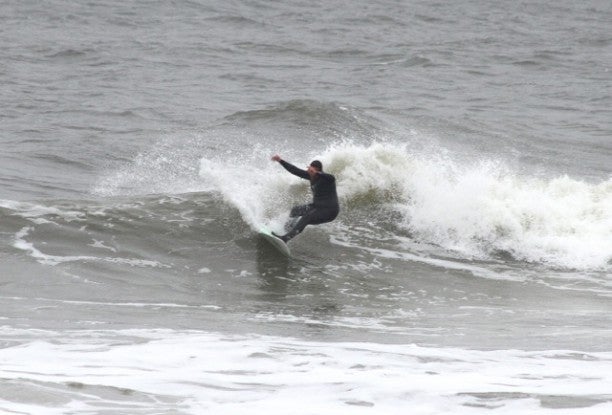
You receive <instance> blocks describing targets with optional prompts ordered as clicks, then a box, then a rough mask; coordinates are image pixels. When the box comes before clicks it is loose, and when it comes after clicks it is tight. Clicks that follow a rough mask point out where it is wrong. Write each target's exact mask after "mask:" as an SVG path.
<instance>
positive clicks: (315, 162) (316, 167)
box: [310, 160, 323, 171]
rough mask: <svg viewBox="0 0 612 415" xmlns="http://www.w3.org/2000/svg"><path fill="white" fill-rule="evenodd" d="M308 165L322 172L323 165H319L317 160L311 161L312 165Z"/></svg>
mask: <svg viewBox="0 0 612 415" xmlns="http://www.w3.org/2000/svg"><path fill="white" fill-rule="evenodd" d="M310 165H311V166H312V167H314V168H315V169H317V170H319V171H322V170H323V164H321V162H320V161H319V160H313V161H312V163H310Z"/></svg>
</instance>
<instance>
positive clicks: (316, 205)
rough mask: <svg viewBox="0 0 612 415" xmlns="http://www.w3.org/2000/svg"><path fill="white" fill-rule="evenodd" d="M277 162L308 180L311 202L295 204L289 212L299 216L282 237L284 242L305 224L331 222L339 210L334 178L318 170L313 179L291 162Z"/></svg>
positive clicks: (291, 214)
mask: <svg viewBox="0 0 612 415" xmlns="http://www.w3.org/2000/svg"><path fill="white" fill-rule="evenodd" d="M279 163H280V164H281V165H282V166H283V167H284V168H285V169H286V170H287V171H288V172H289V173H291V174H294V175H296V176H298V177H301V178H302V179H306V180H309V181H310V189H311V190H312V203H309V204H307V205H300V206H295V207H294V208H293V209H291V213H290V214H289V216H290V217H292V218H297V217H300V218H299V220H297V222H296V223H295V224H293V225H292V226H291V229H289V231H288V232H287V234H286V235H285V236H283V237H282V239H283V240H284V241H285V242H286V241H288V240H289V239H291V238H293V237H294V236H295V235H297V234H299V233H300V232H302V231H303V230H304V228H305V227H306V226H307V225H318V224H320V223H326V222H331V221H332V220H334V219H336V216H338V213H339V212H340V206H339V204H338V194H337V193H336V178H335V177H334V176H333V175H331V174H327V173H323V172H319V174H317V176H316V178H315V179H314V180H311V179H310V175H309V174H308V172H307V171H306V170H302V169H299V168H297V167H295V166H294V165H293V164H291V163H287V162H286V161H284V160H280V161H279Z"/></svg>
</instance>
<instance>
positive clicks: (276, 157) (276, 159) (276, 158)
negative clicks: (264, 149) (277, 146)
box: [272, 154, 281, 161]
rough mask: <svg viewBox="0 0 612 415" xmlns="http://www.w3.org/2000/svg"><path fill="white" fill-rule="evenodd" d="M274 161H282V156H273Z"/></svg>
mask: <svg viewBox="0 0 612 415" xmlns="http://www.w3.org/2000/svg"><path fill="white" fill-rule="evenodd" d="M272 161H281V156H279V155H278V154H275V155H273V156H272Z"/></svg>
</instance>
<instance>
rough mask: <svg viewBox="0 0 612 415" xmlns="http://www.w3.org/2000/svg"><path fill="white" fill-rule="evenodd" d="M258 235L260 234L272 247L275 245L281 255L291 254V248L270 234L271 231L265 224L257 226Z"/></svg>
mask: <svg viewBox="0 0 612 415" xmlns="http://www.w3.org/2000/svg"><path fill="white" fill-rule="evenodd" d="M259 235H261V236H262V237H263V238H264V239H265V240H266V241H268V242H269V243H270V245H272V246H273V247H275V248H276V249H277V250H278V251H280V252H281V253H282V254H283V255H286V256H288V257H290V256H291V250H289V247H288V246H287V244H286V243H285V242H284V241H283V240H282V239H280V238H278V237H276V236H274V235H272V231H271V230H270V229H268V228H266V227H265V226H262V227H261V228H259Z"/></svg>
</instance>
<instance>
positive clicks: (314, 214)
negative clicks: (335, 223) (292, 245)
mask: <svg viewBox="0 0 612 415" xmlns="http://www.w3.org/2000/svg"><path fill="white" fill-rule="evenodd" d="M298 207H299V208H303V207H307V208H308V210H307V211H306V212H304V214H303V215H302V216H301V217H300V218H299V219H298V221H297V222H296V223H295V225H293V227H292V228H291V230H289V231H288V232H287V234H286V235H284V236H281V237H280V238H281V239H282V240H283V241H285V242H287V241H289V240H290V239H291V238H294V237H295V236H297V235H298V234H300V233H301V232H302V231H303V230H304V228H306V226H308V225H318V224H321V223H326V222H331V221H332V220H334V219H335V218H336V216H337V215H338V210H337V209H331V210H329V209H317V208H315V207H314V206H312V205H305V206H297V207H296V208H298ZM296 208H294V210H295V209H296ZM301 212H302V211H300V213H301ZM292 213H293V211H292Z"/></svg>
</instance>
